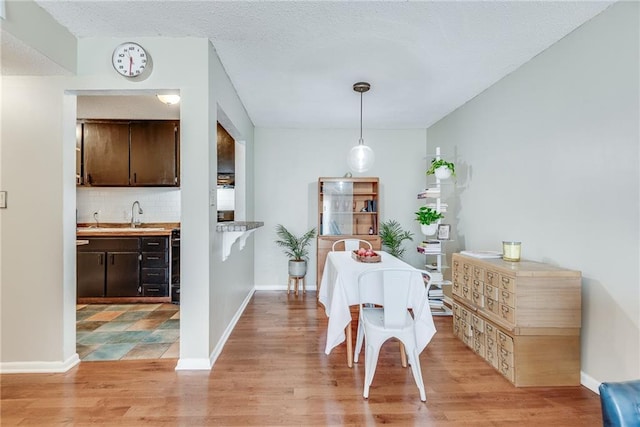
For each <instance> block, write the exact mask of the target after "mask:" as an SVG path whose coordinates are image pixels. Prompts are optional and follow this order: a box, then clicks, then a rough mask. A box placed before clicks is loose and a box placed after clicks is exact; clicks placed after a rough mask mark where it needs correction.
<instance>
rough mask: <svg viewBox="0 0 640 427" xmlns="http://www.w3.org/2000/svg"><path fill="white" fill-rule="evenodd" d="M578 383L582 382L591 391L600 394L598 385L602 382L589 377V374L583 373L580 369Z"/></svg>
mask: <svg viewBox="0 0 640 427" xmlns="http://www.w3.org/2000/svg"><path fill="white" fill-rule="evenodd" d="M580 384H582V385H583V386H585V387H586V388H588V389H589V390H591V391H592V392H594V393H596V394H598V395H599V394H600V390H599V387H600V384H602V383H601V382H600V381H597V380H595V379H594V378H592V377H590V376H589V375H587V374H585V373H584V372H582V371H580Z"/></svg>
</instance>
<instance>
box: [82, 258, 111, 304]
mask: <svg viewBox="0 0 640 427" xmlns="http://www.w3.org/2000/svg"><path fill="white" fill-rule="evenodd" d="M105 256H106V254H105V253H104V252H93V251H92V252H78V258H77V282H78V283H77V286H78V290H77V297H78V298H96V297H104V286H105V271H106V270H105V266H106V264H105Z"/></svg>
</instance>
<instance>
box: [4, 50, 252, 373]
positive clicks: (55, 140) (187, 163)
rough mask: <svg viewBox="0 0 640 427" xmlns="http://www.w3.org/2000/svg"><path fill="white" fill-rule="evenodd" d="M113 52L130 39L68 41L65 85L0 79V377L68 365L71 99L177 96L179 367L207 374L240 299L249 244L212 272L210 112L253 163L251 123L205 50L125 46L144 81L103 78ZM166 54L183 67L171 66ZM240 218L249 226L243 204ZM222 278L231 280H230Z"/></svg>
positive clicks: (71, 341)
mask: <svg viewBox="0 0 640 427" xmlns="http://www.w3.org/2000/svg"><path fill="white" fill-rule="evenodd" d="M123 41H129V39H127V40H124V39H120V40H118V39H113V38H95V39H82V40H81V41H79V43H78V75H77V76H76V77H73V78H68V79H62V78H59V79H54V78H42V77H34V78H29V77H5V76H3V77H2V123H3V126H2V146H1V148H2V156H0V160H1V161H2V165H1V166H2V168H1V176H2V178H1V181H0V182H2V186H3V190H8V191H9V206H10V208H9V209H7V210H3V211H2V212H1V215H2V217H1V221H2V222H1V226H2V228H1V230H2V242H1V245H2V251H1V252H0V253H1V254H2V266H3V269H2V272H1V277H2V288H1V290H2V301H1V304H2V306H1V308H2V313H1V316H2V317H1V321H2V322H1V323H2V330H1V332H2V335H1V345H2V348H1V350H0V358H1V359H0V360H1V363H2V365H1V368H3V369H17V370H33V369H45V370H52V369H62V370H64V369H66V368H68V367H69V366H70V365H71V364H72V363H74V360H73V358H74V356H75V322H74V320H75V207H76V187H75V119H76V102H75V101H76V97H75V95H76V94H89V93H90V94H96V93H103V92H104V93H116V92H117V93H121V94H138V93H147V94H149V93H150V94H153V93H155V92H156V91H159V90H178V91H180V94H181V96H182V100H181V111H180V120H181V129H180V132H181V162H182V163H181V166H182V167H181V170H182V181H181V203H182V206H181V228H182V234H181V239H182V248H181V249H182V255H183V256H182V257H181V263H182V266H181V267H182V268H181V273H182V284H183V288H182V291H183V292H182V294H181V330H180V334H181V346H180V362H179V363H180V364H181V366H182V367H185V368H207V367H209V366H210V360H211V357H212V352H213V350H214V349H215V348H217V347H218V346H219V344H220V342H221V341H222V339H223V332H224V331H226V330H227V328H228V327H229V325H230V323H231V320H230V319H231V318H232V317H233V314H235V313H236V312H237V310H238V309H239V308H240V307H241V304H242V302H243V301H244V300H245V298H246V297H247V296H248V295H249V294H250V292H251V288H252V278H253V258H252V257H253V252H252V251H251V250H250V246H251V241H250V242H249V243H248V249H245V251H243V252H241V253H240V254H236V253H232V257H235V258H234V259H233V261H232V262H229V263H227V264H226V266H224V267H220V265H219V264H220V261H218V260H219V259H221V256H220V253H219V252H220V251H219V249H218V248H219V246H220V241H221V234H220V233H217V232H215V224H216V219H217V217H216V208H215V188H216V175H217V163H216V160H217V159H216V145H215V144H216V140H217V138H216V111H217V106H218V104H220V105H222V108H225V109H228V110H230V111H229V112H228V114H227V115H228V116H229V117H231V118H232V120H234V123H235V124H236V127H237V128H238V129H241V130H242V132H243V134H244V135H245V136H246V145H247V147H248V148H247V151H248V153H247V156H248V157H249V159H250V160H251V161H252V156H253V153H252V152H251V150H252V147H253V139H252V138H253V125H252V123H251V121H250V120H249V118H248V117H247V116H246V113H244V109H243V108H242V104H241V103H240V101H239V99H238V98H237V95H235V90H234V89H233V86H232V85H231V84H230V82H229V80H228V78H224V75H223V70H222V66H221V65H220V64H219V60H218V59H217V56H216V54H215V51H214V50H213V48H212V47H211V45H210V43H209V41H208V40H206V39H193V38H181V39H166V38H141V39H136V40H135V41H137V42H139V43H141V44H142V45H143V46H145V47H146V48H147V49H148V50H149V52H150V55H151V56H152V57H153V64H154V67H153V72H152V73H151V74H150V75H149V76H148V77H147V78H146V79H143V80H127V79H124V78H122V77H121V76H118V75H117V74H116V73H115V72H114V70H113V68H112V66H111V59H110V58H111V53H112V51H113V48H114V47H115V46H116V45H117V44H118V43H121V42H123ZM176 51H179V52H182V54H183V55H184V58H185V59H184V60H183V61H181V62H180V63H179V64H178V63H176V62H175V60H174V56H173V53H174V52H176ZM184 61H188V62H187V63H185V62H184ZM185 70H189V73H186V74H185ZM221 70H222V71H221ZM212 75H213V76H215V77H212ZM212 80H214V81H212ZM217 80H220V81H217ZM65 91H67V93H68V94H67V95H65ZM225 111H226V110H225ZM251 178H252V177H251ZM251 182H252V181H251ZM248 187H249V188H248V189H247V192H250V193H251V194H253V189H252V188H251V184H248ZM212 191H213V193H212ZM210 194H213V195H214V200H213V203H210ZM247 210H248V211H249V212H250V214H253V204H252V203H251V202H247ZM34 262H37V268H33V266H34ZM232 264H233V265H232ZM232 268H237V269H239V270H241V271H242V274H238V275H234V274H233V273H232V271H231V269H232ZM214 271H215V274H214V273H213V272H214ZM230 313H233V314H230ZM16 325H19V327H16ZM25 337H28V339H25ZM43 362H47V363H48V364H47V363H44V364H43Z"/></svg>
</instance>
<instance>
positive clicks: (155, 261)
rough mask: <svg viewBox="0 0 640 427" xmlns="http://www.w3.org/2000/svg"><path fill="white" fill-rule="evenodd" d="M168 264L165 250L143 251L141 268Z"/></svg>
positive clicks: (163, 266)
mask: <svg viewBox="0 0 640 427" xmlns="http://www.w3.org/2000/svg"><path fill="white" fill-rule="evenodd" d="M168 265H169V254H168V253H167V252H143V253H142V268H154V267H155V268H165V267H167V266H168Z"/></svg>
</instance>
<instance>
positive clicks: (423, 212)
mask: <svg viewBox="0 0 640 427" xmlns="http://www.w3.org/2000/svg"><path fill="white" fill-rule="evenodd" d="M442 218H444V215H442V214H441V213H440V212H438V211H437V210H435V209H432V208H430V207H428V206H420V209H418V211H417V212H416V221H418V222H419V223H420V229H421V231H422V233H423V234H425V235H427V236H431V235H433V234H435V233H436V230H437V229H438V220H440V219H442Z"/></svg>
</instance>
